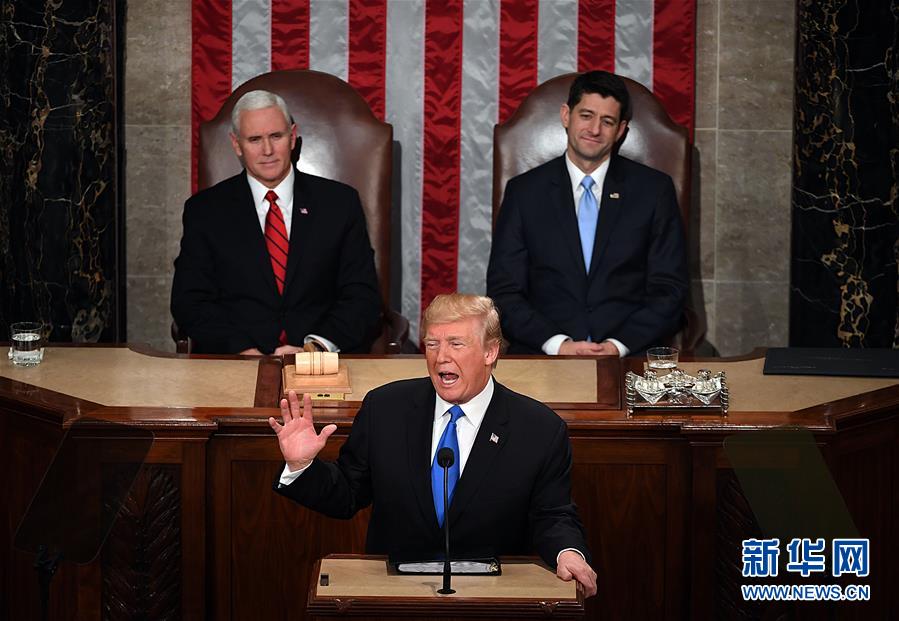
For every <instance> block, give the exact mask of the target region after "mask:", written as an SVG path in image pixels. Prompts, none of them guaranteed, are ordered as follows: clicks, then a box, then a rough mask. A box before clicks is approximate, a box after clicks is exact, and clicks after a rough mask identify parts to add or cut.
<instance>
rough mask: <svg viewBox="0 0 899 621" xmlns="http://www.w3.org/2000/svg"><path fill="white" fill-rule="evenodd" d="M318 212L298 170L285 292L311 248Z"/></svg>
mask: <svg viewBox="0 0 899 621" xmlns="http://www.w3.org/2000/svg"><path fill="white" fill-rule="evenodd" d="M315 217H316V210H315V209H314V206H313V205H310V203H309V191H308V189H307V187H306V177H305V175H303V173H301V172H300V171H298V170H295V171H294V176H293V211H292V213H291V215H290V247H289V248H288V251H287V275H286V276H285V278H284V289H285V291H286V290H287V288H288V287H289V286H290V283H291V281H292V280H293V278H294V276H295V275H296V273H297V271H298V269H299V266H300V264H301V263H302V257H303V255H304V254H305V253H306V252H307V250H308V248H309V241H310V234H311V231H312V229H313V227H314V219H315Z"/></svg>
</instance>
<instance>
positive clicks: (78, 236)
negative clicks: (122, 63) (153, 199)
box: [0, 0, 124, 342]
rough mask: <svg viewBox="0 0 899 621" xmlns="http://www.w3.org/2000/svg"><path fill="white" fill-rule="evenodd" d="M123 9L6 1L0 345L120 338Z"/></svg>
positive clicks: (0, 42)
mask: <svg viewBox="0 0 899 621" xmlns="http://www.w3.org/2000/svg"><path fill="white" fill-rule="evenodd" d="M115 6H116V3H115V1H114V0H66V2H58V1H52V0H46V1H44V2H41V1H37V0H36V1H34V2H30V1H29V2H26V1H24V0H21V1H20V0H0V15H2V23H0V33H2V34H0V75H2V76H3V78H2V79H0V105H2V107H3V117H2V120H0V150H2V151H0V153H2V157H0V292H2V302H0V329H2V334H0V340H5V337H4V335H5V334H6V331H7V327H6V326H7V324H8V323H10V322H12V321H20V320H26V319H27V320H40V321H43V322H44V323H45V325H46V326H47V328H46V330H47V333H48V334H49V336H50V339H51V340H54V341H69V340H71V341H75V342H95V341H110V340H115V339H116V338H118V337H120V336H121V334H122V332H121V330H122V328H123V325H124V324H123V317H122V316H121V315H122V313H121V309H122V308H123V305H122V304H121V302H122V299H123V296H122V295H121V291H123V290H124V289H123V287H122V286H121V285H120V283H121V275H120V274H119V265H120V264H121V263H122V260H121V259H120V256H121V250H122V249H121V248H120V247H119V246H118V239H119V237H120V235H119V229H120V222H121V219H120V217H119V216H118V207H117V202H118V189H119V183H118V182H117V174H118V168H117V165H118V164H117V143H118V132H117V129H116V127H117V125H116V112H117V111H116V101H117V97H116V46H115V40H116V36H115V19H116V16H115Z"/></svg>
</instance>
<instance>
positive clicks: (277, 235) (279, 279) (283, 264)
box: [265, 190, 290, 345]
mask: <svg viewBox="0 0 899 621" xmlns="http://www.w3.org/2000/svg"><path fill="white" fill-rule="evenodd" d="M265 200H267V201H268V205H269V207H268V213H267V214H266V215H265V246H266V248H268V255H269V258H270V259H271V262H272V272H274V274H275V284H276V285H277V286H278V293H280V294H283V293H284V279H285V278H286V277H287V250H288V248H289V247H290V242H289V241H288V240H287V226H286V225H285V224H284V214H282V213H281V210H280V209H279V208H278V204H277V201H278V195H277V194H275V192H274V191H273V190H269V191H268V192H266V194H265ZM279 340H280V341H281V344H282V345H283V344H285V343H286V342H287V334H286V333H285V332H284V330H281V336H280V339H279Z"/></svg>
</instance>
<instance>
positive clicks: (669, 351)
mask: <svg viewBox="0 0 899 621" xmlns="http://www.w3.org/2000/svg"><path fill="white" fill-rule="evenodd" d="M678 353H679V352H678V350H677V349H675V348H674V347H650V348H649V349H647V350H646V366H647V367H649V368H650V369H652V370H653V371H655V372H656V373H658V374H659V375H665V374H667V373H670V372H671V371H673V370H674V369H676V368H677V355H678Z"/></svg>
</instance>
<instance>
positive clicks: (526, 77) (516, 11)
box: [499, 0, 539, 123]
mask: <svg viewBox="0 0 899 621" xmlns="http://www.w3.org/2000/svg"><path fill="white" fill-rule="evenodd" d="M538 14H539V12H538V10H537V0H502V4H501V5H500V18H499V66H500V70H499V122H500V123H505V122H506V120H507V119H508V118H509V117H510V116H512V113H513V112H515V110H517V109H518V105H519V104H520V103H521V102H522V100H523V99H524V98H525V97H527V94H528V93H530V92H531V91H532V90H533V89H534V87H535V86H537V21H538Z"/></svg>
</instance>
